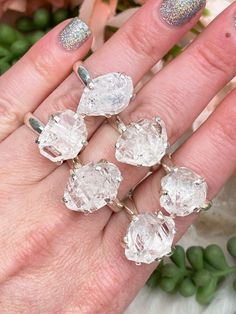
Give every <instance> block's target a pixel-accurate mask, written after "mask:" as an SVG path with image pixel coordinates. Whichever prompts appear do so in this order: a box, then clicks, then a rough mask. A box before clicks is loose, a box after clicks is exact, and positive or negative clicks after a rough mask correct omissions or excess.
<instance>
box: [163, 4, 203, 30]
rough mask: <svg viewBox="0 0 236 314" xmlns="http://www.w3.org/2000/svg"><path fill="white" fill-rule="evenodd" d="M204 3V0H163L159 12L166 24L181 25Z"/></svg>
mask: <svg viewBox="0 0 236 314" xmlns="http://www.w3.org/2000/svg"><path fill="white" fill-rule="evenodd" d="M205 3H206V0H164V1H163V2H162V4H161V7H160V12H161V16H162V18H163V20H164V21H165V22H166V23H167V24H169V25H172V26H181V25H184V24H186V23H187V22H189V21H190V20H191V18H192V17H193V16H194V15H196V14H197V12H198V11H200V10H201V8H202V7H203V6H204V5H205Z"/></svg>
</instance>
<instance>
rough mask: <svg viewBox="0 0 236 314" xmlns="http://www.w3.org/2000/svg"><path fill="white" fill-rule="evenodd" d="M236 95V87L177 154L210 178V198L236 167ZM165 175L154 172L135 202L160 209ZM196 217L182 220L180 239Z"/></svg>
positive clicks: (180, 161)
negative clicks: (161, 185) (161, 184)
mask: <svg viewBox="0 0 236 314" xmlns="http://www.w3.org/2000/svg"><path fill="white" fill-rule="evenodd" d="M235 98H236V90H234V91H233V92H232V93H231V94H230V95H229V96H228V97H227V98H226V99H225V100H224V101H223V102H222V103H221V105H220V106H219V107H218V108H217V109H216V110H215V112H214V113H213V114H212V115H211V117H210V118H209V119H208V120H207V121H206V122H205V123H204V124H203V125H202V126H201V127H200V128H199V129H198V130H197V131H196V132H195V133H194V134H193V135H192V136H191V137H190V139H189V140H188V141H187V142H186V143H185V144H184V145H183V146H182V147H181V148H180V149H179V150H178V151H177V152H176V153H175V154H174V156H173V159H174V164H176V165H177V166H184V167H188V168H190V169H192V170H193V171H195V172H196V173H198V174H200V175H201V176H203V177H204V178H205V179H206V182H207V184H208V187H209V189H208V198H209V199H212V198H214V197H215V195H216V194H217V193H218V192H219V191H220V189H221V188H222V187H223V185H224V184H225V183H226V181H227V180H228V179H229V178H230V176H231V175H232V174H233V173H234V171H235V168H236V136H235V134H236V125H235V117H236V109H235V105H234V103H235ZM162 175H163V172H162V171H161V172H159V173H156V174H153V175H151V176H150V177H149V178H148V179H146V180H145V181H144V182H143V184H141V185H140V186H139V187H138V189H137V190H136V191H135V194H134V197H135V202H136V203H137V204H138V206H139V207H140V208H143V210H149V211H156V210H157V208H159V193H158V192H159V191H160V178H161V177H162ZM196 217H197V215H196V214H193V215H190V216H189V217H184V218H182V219H178V221H177V223H178V225H179V226H178V231H179V233H178V238H179V237H180V236H181V235H182V234H183V233H184V232H185V230H186V229H187V228H188V226H189V224H190V223H191V222H192V221H193V220H194V219H195V218H196Z"/></svg>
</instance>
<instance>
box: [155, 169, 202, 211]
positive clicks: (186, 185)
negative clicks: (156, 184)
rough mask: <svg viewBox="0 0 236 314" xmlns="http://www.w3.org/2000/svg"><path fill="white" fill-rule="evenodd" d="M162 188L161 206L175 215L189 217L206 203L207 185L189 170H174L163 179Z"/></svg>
mask: <svg viewBox="0 0 236 314" xmlns="http://www.w3.org/2000/svg"><path fill="white" fill-rule="evenodd" d="M161 188H162V193H161V197H160V204H161V206H162V207H163V208H165V210H166V211H167V212H168V213H170V214H173V215H177V216H186V215H189V214H191V213H192V212H194V211H195V210H197V209H200V208H201V207H203V206H204V204H205V202H206V197H207V183H206V182H205V180H204V179H203V178H202V177H200V176H199V175H198V174H196V173H195V172H193V171H192V170H190V169H188V168H184V167H180V168H174V169H173V170H172V171H170V173H168V174H167V175H166V176H165V177H163V178H162V180H161Z"/></svg>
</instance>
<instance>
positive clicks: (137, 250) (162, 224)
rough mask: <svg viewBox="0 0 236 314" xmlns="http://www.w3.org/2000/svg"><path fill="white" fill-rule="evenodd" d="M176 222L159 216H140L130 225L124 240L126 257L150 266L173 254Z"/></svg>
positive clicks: (159, 214)
mask: <svg viewBox="0 0 236 314" xmlns="http://www.w3.org/2000/svg"><path fill="white" fill-rule="evenodd" d="M174 235H175V222H174V220H173V219H172V218H171V217H168V216H164V215H162V214H161V212H160V213H158V214H151V213H145V214H139V215H137V216H135V217H134V218H133V220H132V222H131V223H130V225H129V228H128V231H127V234H126V236H125V238H124V242H125V244H126V248H125V256H126V257H127V259H128V260H130V261H134V262H136V263H137V264H140V263H145V264H150V263H152V262H154V261H155V260H158V259H160V258H162V257H163V256H165V255H167V254H169V253H170V252H171V247H172V244H173V240H174Z"/></svg>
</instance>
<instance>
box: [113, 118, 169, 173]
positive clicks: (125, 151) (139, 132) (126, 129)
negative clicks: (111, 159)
mask: <svg viewBox="0 0 236 314" xmlns="http://www.w3.org/2000/svg"><path fill="white" fill-rule="evenodd" d="M108 121H109V123H110V124H111V126H112V127H113V128H115V129H116V130H117V131H118V132H119V134H120V136H119V138H118V140H117V142H116V145H115V148H116V152H115V156H116V159H117V160H118V161H119V162H122V163H125V164H129V165H132V166H137V167H141V166H142V167H149V168H151V167H152V168H154V167H157V166H158V165H160V162H161V159H162V158H163V157H164V156H165V154H166V152H167V149H168V148H169V143H168V136H167V131H166V127H165V123H164V121H163V120H162V119H161V118H160V117H155V118H153V119H142V120H139V121H137V122H132V123H130V124H129V125H127V126H126V125H125V124H124V123H123V122H122V120H121V119H120V117H116V118H115V119H109V120H108ZM152 170H153V169H152Z"/></svg>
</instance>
